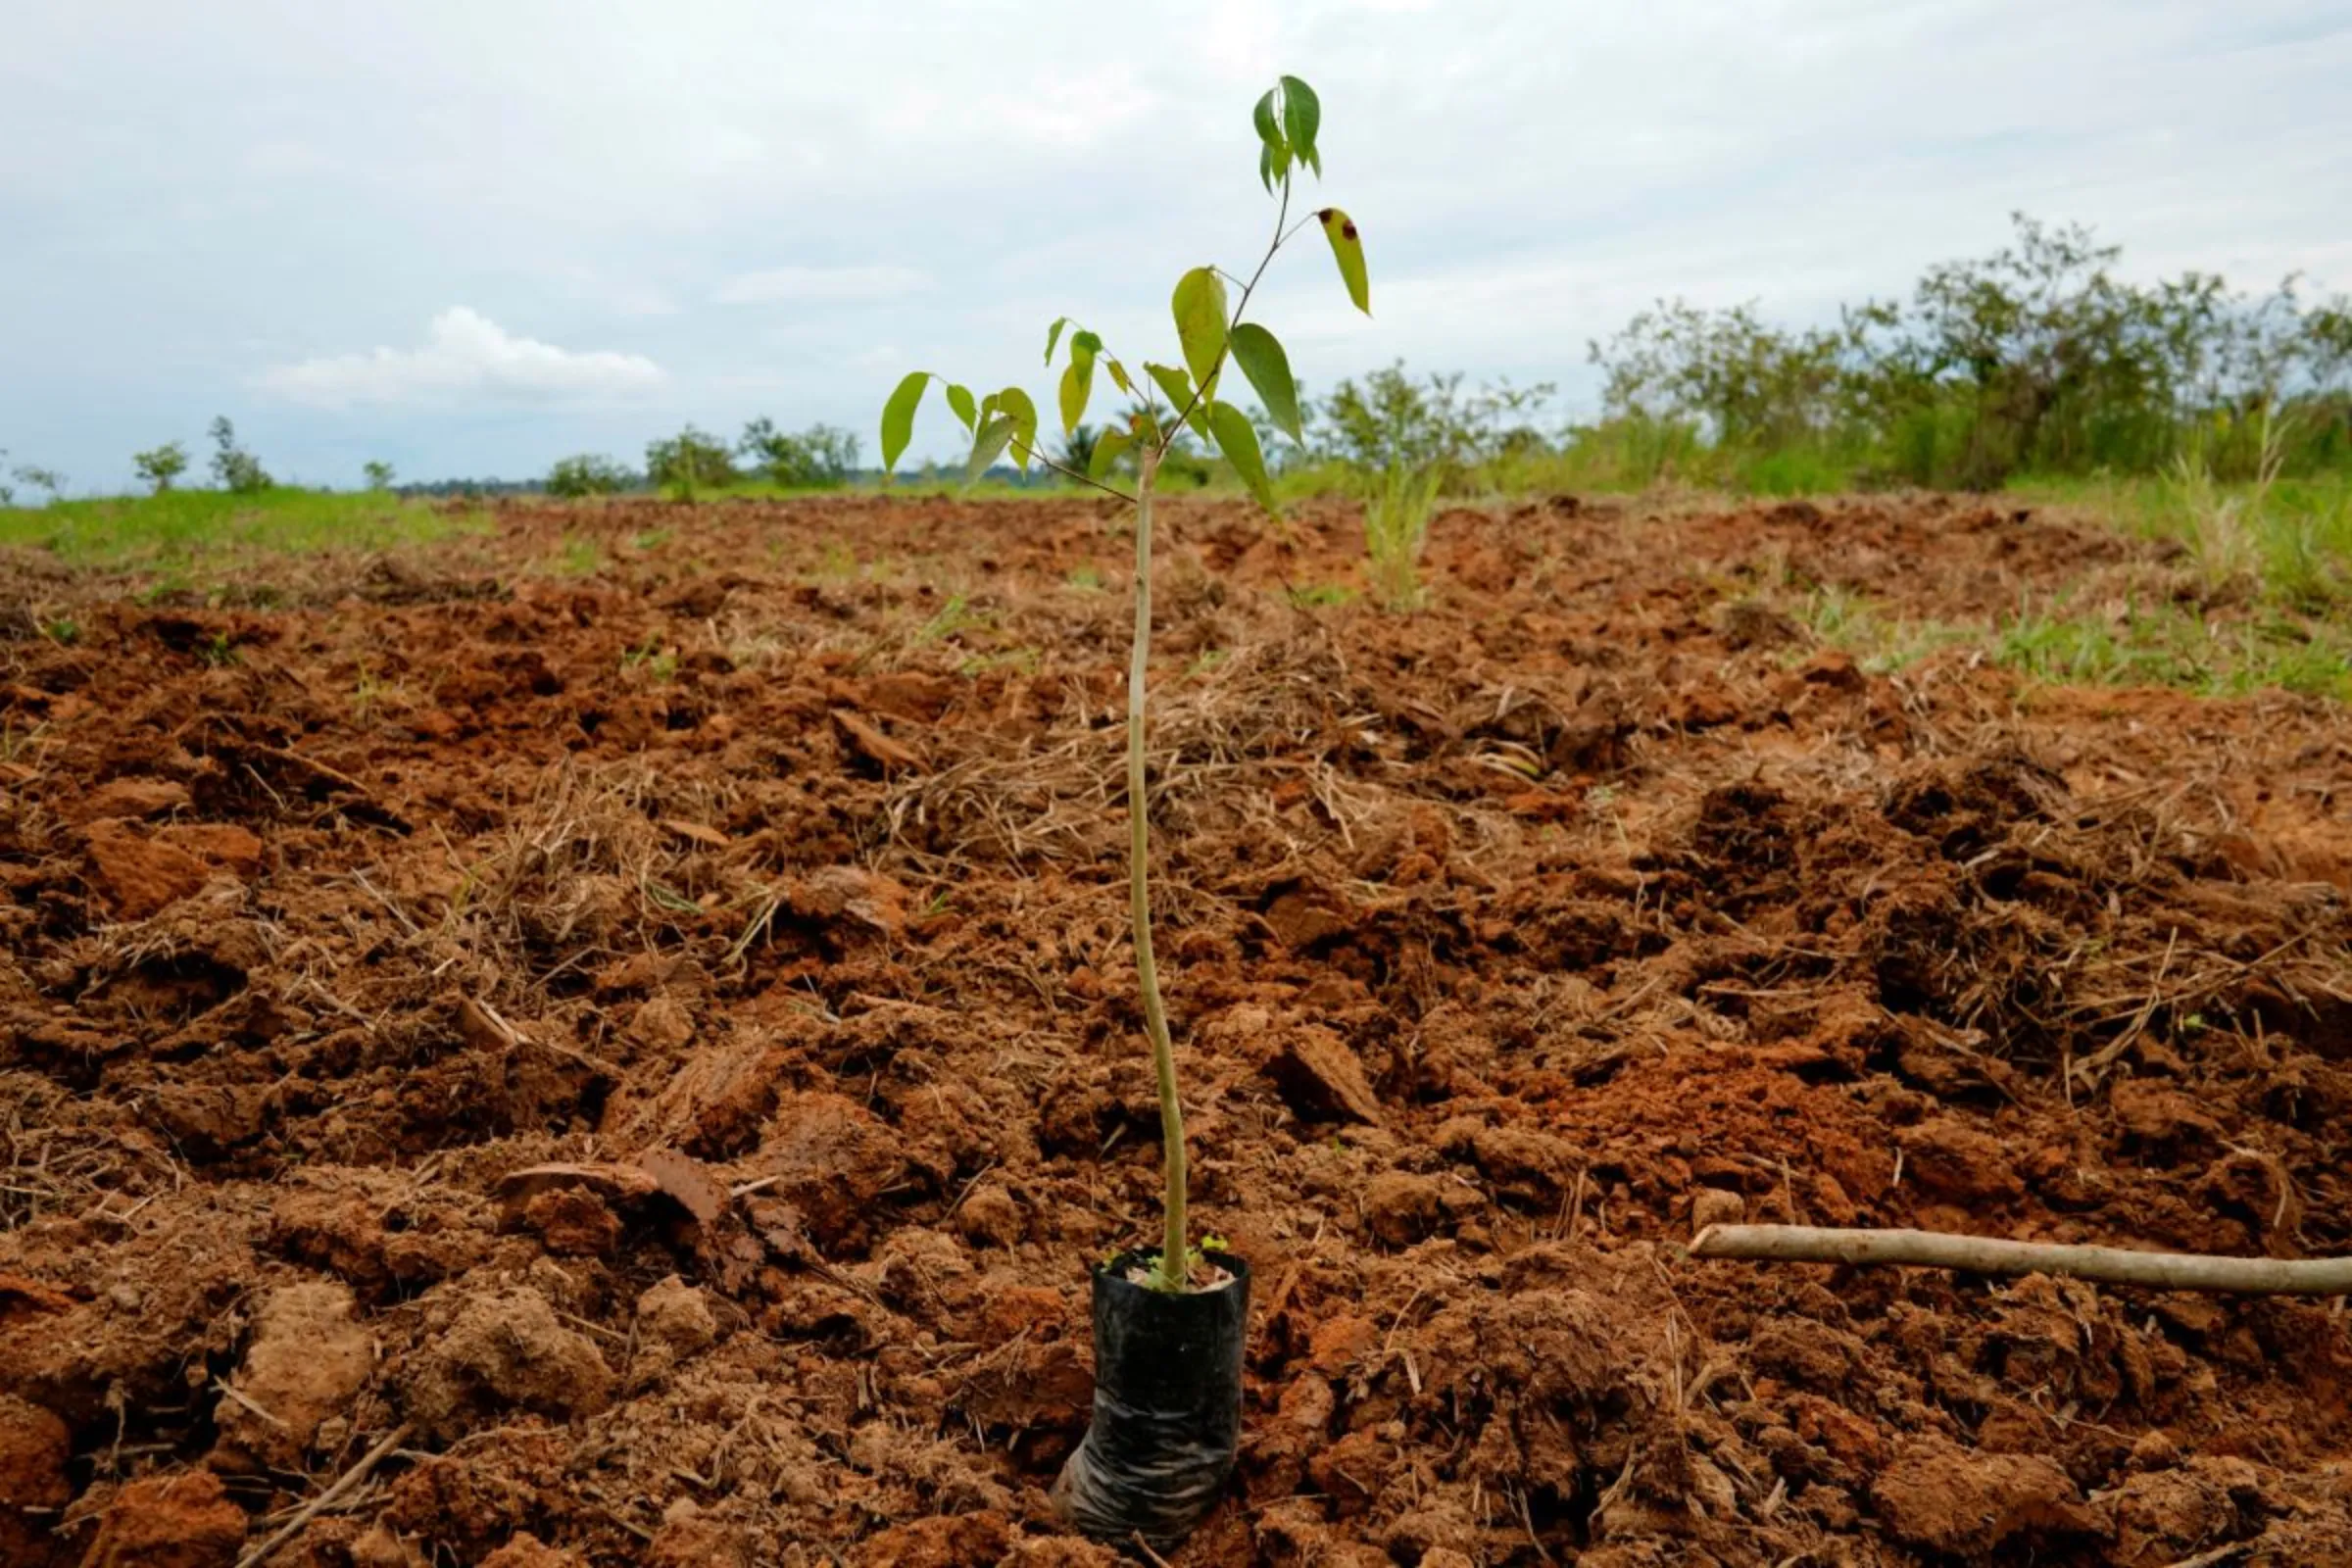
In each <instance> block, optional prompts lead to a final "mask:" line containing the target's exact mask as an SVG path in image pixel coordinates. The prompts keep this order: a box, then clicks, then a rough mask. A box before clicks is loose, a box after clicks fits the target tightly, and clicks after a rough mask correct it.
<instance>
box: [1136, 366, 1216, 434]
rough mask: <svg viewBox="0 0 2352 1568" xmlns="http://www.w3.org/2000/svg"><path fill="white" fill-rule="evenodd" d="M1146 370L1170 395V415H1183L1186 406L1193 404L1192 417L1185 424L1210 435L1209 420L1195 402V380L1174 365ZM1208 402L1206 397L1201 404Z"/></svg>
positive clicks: (1151, 367) (1160, 387) (1147, 368)
mask: <svg viewBox="0 0 2352 1568" xmlns="http://www.w3.org/2000/svg"><path fill="white" fill-rule="evenodd" d="M1144 368H1145V369H1146V370H1148V371H1150V372H1151V375H1152V380H1154V381H1157V382H1158V383H1159V389H1160V390H1161V391H1162V392H1165V393H1166V394H1167V395H1168V402H1169V403H1170V404H1171V405H1172V407H1171V408H1170V409H1169V410H1168V412H1169V414H1171V415H1175V414H1181V413H1183V412H1184V409H1185V406H1186V405H1187V404H1191V405H1192V410H1193V413H1192V417H1190V418H1188V419H1186V420H1185V421H1184V422H1185V423H1187V424H1189V425H1191V426H1192V427H1193V428H1194V429H1196V430H1198V431H1200V432H1201V434H1202V435H1206V434H1208V420H1207V419H1206V418H1205V417H1203V412H1204V411H1203V410H1202V409H1201V405H1200V404H1199V403H1194V402H1193V378H1192V377H1191V376H1189V375H1186V374H1185V373H1184V372H1183V371H1182V370H1179V369H1177V368H1175V367H1174V366H1172V365H1146V366H1145V367H1144ZM1207 401H1208V400H1207V399H1206V398H1205V397H1204V398H1202V399H1201V403H1205V402H1207Z"/></svg>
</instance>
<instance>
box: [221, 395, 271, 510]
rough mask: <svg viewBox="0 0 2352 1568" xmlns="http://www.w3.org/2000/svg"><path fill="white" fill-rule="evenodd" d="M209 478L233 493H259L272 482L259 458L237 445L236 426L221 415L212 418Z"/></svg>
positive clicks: (247, 494) (244, 494) (245, 494)
mask: <svg viewBox="0 0 2352 1568" xmlns="http://www.w3.org/2000/svg"><path fill="white" fill-rule="evenodd" d="M212 436H213V449H214V450H213V478H214V480H215V481H216V482H217V483H219V485H220V486H221V489H223V490H226V491H228V492H230V493H231V494H233V495H240V496H249V495H259V494H260V493H261V492H263V491H265V490H267V489H269V488H270V486H271V485H272V484H274V483H276V481H275V480H273V479H271V478H270V474H269V470H267V469H266V468H264V467H263V466H262V460H261V459H259V458H257V457H255V456H254V455H253V454H252V453H250V452H248V451H246V450H245V449H244V448H243V447H240V446H238V445H237V427H236V426H235V425H233V424H231V423H229V422H228V416H226V415H225V414H224V415H221V416H220V417H217V418H215V419H214V420H213V426H212Z"/></svg>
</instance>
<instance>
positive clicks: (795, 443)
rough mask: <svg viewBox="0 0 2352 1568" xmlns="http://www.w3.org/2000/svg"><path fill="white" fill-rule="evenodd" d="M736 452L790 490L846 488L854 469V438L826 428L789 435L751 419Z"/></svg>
mask: <svg viewBox="0 0 2352 1568" xmlns="http://www.w3.org/2000/svg"><path fill="white" fill-rule="evenodd" d="M736 450H737V451H738V452H740V453H742V454H743V456H744V457H745V458H746V459H748V460H750V462H751V464H752V466H754V467H756V468H758V469H760V471H762V472H763V473H765V474H766V475H767V476H768V477H769V478H770V479H772V480H774V481H775V482H776V483H777V484H780V485H784V486H787V487H788V488H793V489H804V490H830V489H834V488H836V487H838V486H840V485H844V484H847V483H848V482H849V479H850V474H851V473H852V471H853V470H855V469H856V468H857V466H858V438H857V437H856V436H854V435H852V434H850V432H849V431H847V430H837V429H835V428H834V427H833V426H832V425H829V424H812V425H810V426H809V428H808V429H806V430H803V431H801V432H800V433H799V434H797V435H792V434H787V433H786V432H784V431H782V430H779V429H777V428H776V426H775V421H774V420H772V419H766V418H759V419H754V420H753V421H752V422H751V423H749V424H747V425H745V426H744V427H743V440H742V441H740V442H739V443H737V446H736Z"/></svg>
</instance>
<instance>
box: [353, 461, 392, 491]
mask: <svg viewBox="0 0 2352 1568" xmlns="http://www.w3.org/2000/svg"><path fill="white" fill-rule="evenodd" d="M360 471H361V472H362V473H364V474H366V475H367V476H368V489H370V490H389V489H391V488H392V465H390V464H389V463H386V462H385V461H384V460H383V459H381V458H372V459H369V460H368V462H367V463H364V464H362V465H361V466H360Z"/></svg>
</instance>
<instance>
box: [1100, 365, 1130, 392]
mask: <svg viewBox="0 0 2352 1568" xmlns="http://www.w3.org/2000/svg"><path fill="white" fill-rule="evenodd" d="M1103 368H1104V369H1106V370H1108V371H1109V372H1110V384H1111V385H1112V386H1115V387H1117V388H1118V389H1119V392H1120V394H1121V395H1122V396H1125V397H1133V396H1135V383H1134V382H1133V381H1130V380H1128V379H1127V367H1125V366H1124V365H1121V364H1120V363H1119V362H1118V361H1116V360H1107V359H1106V360H1104V361H1103Z"/></svg>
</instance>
